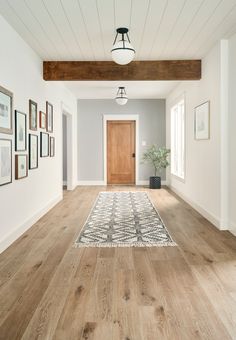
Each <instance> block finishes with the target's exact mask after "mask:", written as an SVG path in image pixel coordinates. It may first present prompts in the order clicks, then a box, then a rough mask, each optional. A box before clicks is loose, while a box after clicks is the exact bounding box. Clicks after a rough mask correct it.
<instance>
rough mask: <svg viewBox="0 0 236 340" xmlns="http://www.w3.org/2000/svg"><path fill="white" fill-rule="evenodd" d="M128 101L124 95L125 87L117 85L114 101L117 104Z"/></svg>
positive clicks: (123, 103)
mask: <svg viewBox="0 0 236 340" xmlns="http://www.w3.org/2000/svg"><path fill="white" fill-rule="evenodd" d="M127 101H128V97H127V95H126V91H125V87H123V86H122V87H119V88H118V91H117V95H116V102H117V104H119V105H125V104H126V103H127Z"/></svg>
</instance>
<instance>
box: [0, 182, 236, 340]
mask: <svg viewBox="0 0 236 340" xmlns="http://www.w3.org/2000/svg"><path fill="white" fill-rule="evenodd" d="M102 190H148V189H145V188H140V187H139V188H135V187H131V188H128V187H125V188H124V187H78V188H77V189H76V190H74V191H73V192H65V194H64V199H63V201H62V202H60V203H59V204H58V205H57V206H56V207H55V208H54V209H52V210H51V211H50V212H49V213H48V214H47V215H45V216H44V217H43V218H41V220H40V221H38V222H37V223H36V224H35V225H34V226H33V227H32V228H31V229H29V230H28V231H27V232H26V233H25V234H24V235H22V236H21V237H20V238H19V239H18V240H17V241H16V242H15V243H14V244H13V245H12V246H11V247H9V248H8V249H7V250H6V251H5V252H4V253H2V254H1V255H0V339H2V340H8V339H9V340H14V339H25V340H33V339H42V340H49V339H53V340H56V339H57V340H69V339H71V340H72V339H73V340H74V339H81V340H85V339H87V340H90V339H93V340H113V339H114V340H156V339H160V340H163V339H171V340H173V339H174V340H175V339H179V340H185V339H186V340H192V339H207V340H211V339H212V340H227V339H236V238H235V237H234V236H233V235H231V234H230V233H229V232H220V231H218V230H217V229H216V228H215V227H213V226H212V225H211V224H210V223H209V222H208V221H206V220H205V219H204V218H203V217H202V216H200V215H199V214H198V213H197V212H196V211H194V210H193V209H192V208H191V207H190V206H189V205H187V204H186V203H185V202H184V201H182V200H181V199H179V198H178V197H177V196H176V195H174V194H173V193H172V192H171V191H169V190H168V189H165V188H164V189H161V190H148V191H149V194H150V196H151V199H152V201H153V202H154V204H155V205H156V206H157V207H158V210H159V212H160V215H161V216H162V218H163V220H164V222H165V224H166V226H167V228H168V229H169V231H170V233H171V235H172V237H173V238H174V240H175V241H176V242H177V243H178V246H177V247H160V248H158V247H152V248H82V249H76V248H74V247H73V244H74V241H75V239H76V236H77V234H78V232H79V230H80V228H81V227H82V225H83V223H84V222H85V220H86V218H87V215H88V213H89V211H90V209H91V207H92V205H93V203H94V200H95V198H96V196H97V194H98V192H99V191H102Z"/></svg>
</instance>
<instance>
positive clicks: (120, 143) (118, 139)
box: [107, 120, 135, 184]
mask: <svg viewBox="0 0 236 340" xmlns="http://www.w3.org/2000/svg"><path fill="white" fill-rule="evenodd" d="M107 183H108V184H134V183H135V121H128V120H124V121H123V120H122V121H121V120H116V121H108V122H107Z"/></svg>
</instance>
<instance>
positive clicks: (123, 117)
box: [103, 114, 139, 185]
mask: <svg viewBox="0 0 236 340" xmlns="http://www.w3.org/2000/svg"><path fill="white" fill-rule="evenodd" d="M109 120H134V121H135V123H136V124H135V184H137V183H138V178H139V163H138V162H139V115H131V114H130V115H127V114H126V115H124V114H114V115H111V114H104V115H103V173H104V184H105V185H107V121H109Z"/></svg>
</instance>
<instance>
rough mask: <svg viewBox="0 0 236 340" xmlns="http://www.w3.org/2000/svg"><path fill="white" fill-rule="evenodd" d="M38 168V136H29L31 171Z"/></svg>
mask: <svg viewBox="0 0 236 340" xmlns="http://www.w3.org/2000/svg"><path fill="white" fill-rule="evenodd" d="M37 167H38V136H37V135H32V134H31V133H30V134H29V169H30V170H32V169H37Z"/></svg>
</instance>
